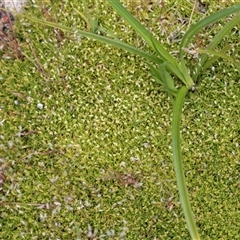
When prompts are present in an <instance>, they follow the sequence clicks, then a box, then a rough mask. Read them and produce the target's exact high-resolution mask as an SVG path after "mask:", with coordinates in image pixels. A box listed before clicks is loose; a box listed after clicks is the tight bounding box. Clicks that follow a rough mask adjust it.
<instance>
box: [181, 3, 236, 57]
mask: <svg viewBox="0 0 240 240" xmlns="http://www.w3.org/2000/svg"><path fill="white" fill-rule="evenodd" d="M238 11H240V4H236V5H234V6H232V7H229V8H226V9H223V10H221V11H219V12H217V13H214V14H212V15H210V16H209V17H206V18H204V19H203V20H201V21H199V22H198V23H197V24H195V25H193V26H192V27H191V28H190V29H189V30H188V31H187V32H186V33H185V35H184V37H183V39H182V41H181V44H180V49H179V53H180V58H181V59H182V58H183V48H187V45H188V43H189V42H190V41H191V39H192V38H193V36H194V35H196V34H197V33H198V32H200V31H201V30H203V28H204V27H206V26H208V25H209V24H212V23H214V22H216V21H219V20H220V19H222V18H224V17H227V16H229V15H231V14H233V13H236V12H238Z"/></svg>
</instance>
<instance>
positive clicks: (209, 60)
mask: <svg viewBox="0 0 240 240" xmlns="http://www.w3.org/2000/svg"><path fill="white" fill-rule="evenodd" d="M230 49H231V46H230V45H227V46H225V47H224V48H223V49H222V51H221V52H222V53H225V52H227V51H228V50H230ZM218 58H219V57H218V56H214V57H211V58H210V59H208V60H207V61H206V62H205V63H204V65H203V66H202V67H201V71H202V72H204V71H205V70H206V69H208V68H209V67H210V66H212V64H213V63H214V62H216V61H217V60H218Z"/></svg>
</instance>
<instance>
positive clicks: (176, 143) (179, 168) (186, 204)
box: [172, 86, 200, 240]
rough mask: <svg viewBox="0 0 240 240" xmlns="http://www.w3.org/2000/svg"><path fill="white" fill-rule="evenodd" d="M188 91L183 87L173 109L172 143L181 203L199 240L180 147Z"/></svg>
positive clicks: (193, 237) (195, 236) (191, 228)
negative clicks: (181, 127) (184, 104)
mask: <svg viewBox="0 0 240 240" xmlns="http://www.w3.org/2000/svg"><path fill="white" fill-rule="evenodd" d="M187 92H188V89H187V88H186V87H185V86H183V87H182V88H181V89H180V90H179V92H178V94H177V97H176V100H175V103H174V109H173V119H172V143H173V161H174V167H175V172H176V179H177V186H178V192H179V196H180V201H181V205H182V209H183V212H184V216H185V219H186V222H187V226H188V230H189V232H190V235H191V237H192V239H194V240H199V239H200V236H199V234H198V231H197V227H196V223H195V219H194V216H193V213H192V209H191V205H190V201H189V197H188V190H187V187H186V181H185V175H184V171H183V163H182V155H181V145H180V121H181V113H182V107H183V103H184V99H185V96H186V94H187Z"/></svg>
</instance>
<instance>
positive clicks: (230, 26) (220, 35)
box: [193, 13, 240, 80]
mask: <svg viewBox="0 0 240 240" xmlns="http://www.w3.org/2000/svg"><path fill="white" fill-rule="evenodd" d="M239 23H240V13H238V14H237V15H236V16H235V17H234V18H233V19H232V20H231V21H230V22H228V23H227V24H226V25H225V26H224V27H223V28H222V29H221V30H220V31H219V32H218V34H217V35H216V36H215V37H214V38H213V39H212V41H211V42H210V43H209V45H208V46H207V48H206V49H207V50H212V49H214V48H215V47H216V46H217V45H218V44H219V43H220V41H221V40H222V39H223V38H224V37H225V36H227V35H228V34H229V33H230V32H231V30H232V29H233V28H234V27H235V26H236V25H237V24H239ZM207 59H208V55H207V54H205V53H204V54H201V56H200V61H199V64H198V65H197V66H196V69H195V71H194V74H193V79H194V80H196V79H197V77H198V75H199V73H200V70H201V67H202V66H203V65H204V64H205V62H206V61H207Z"/></svg>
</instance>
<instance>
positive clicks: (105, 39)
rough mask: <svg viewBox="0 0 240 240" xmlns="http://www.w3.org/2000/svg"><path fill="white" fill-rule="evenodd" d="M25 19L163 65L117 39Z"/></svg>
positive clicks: (158, 59) (36, 19)
mask: <svg viewBox="0 0 240 240" xmlns="http://www.w3.org/2000/svg"><path fill="white" fill-rule="evenodd" d="M24 17H25V18H28V19H29V20H31V21H33V22H36V23H41V24H44V25H46V26H49V27H53V28H58V29H60V30H62V31H65V32H70V33H74V34H77V35H80V36H84V37H87V38H90V39H93V40H97V41H99V42H103V43H105V44H109V45H112V46H114V47H117V48H120V49H122V50H125V51H128V52H130V53H133V54H136V55H139V56H141V57H143V58H145V59H146V60H149V61H150V62H153V63H157V64H160V63H162V60H161V59H160V58H158V57H156V56H154V55H152V54H150V53H148V52H145V51H143V50H141V49H138V48H136V47H134V46H132V45H129V44H126V43H123V42H121V41H119V40H117V39H111V38H108V37H104V36H100V35H97V34H94V33H91V32H86V31H81V30H75V29H72V28H70V27H67V26H63V25H61V24H58V23H53V22H49V21H45V20H41V19H39V18H35V17H31V16H27V15H26V14H24Z"/></svg>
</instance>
